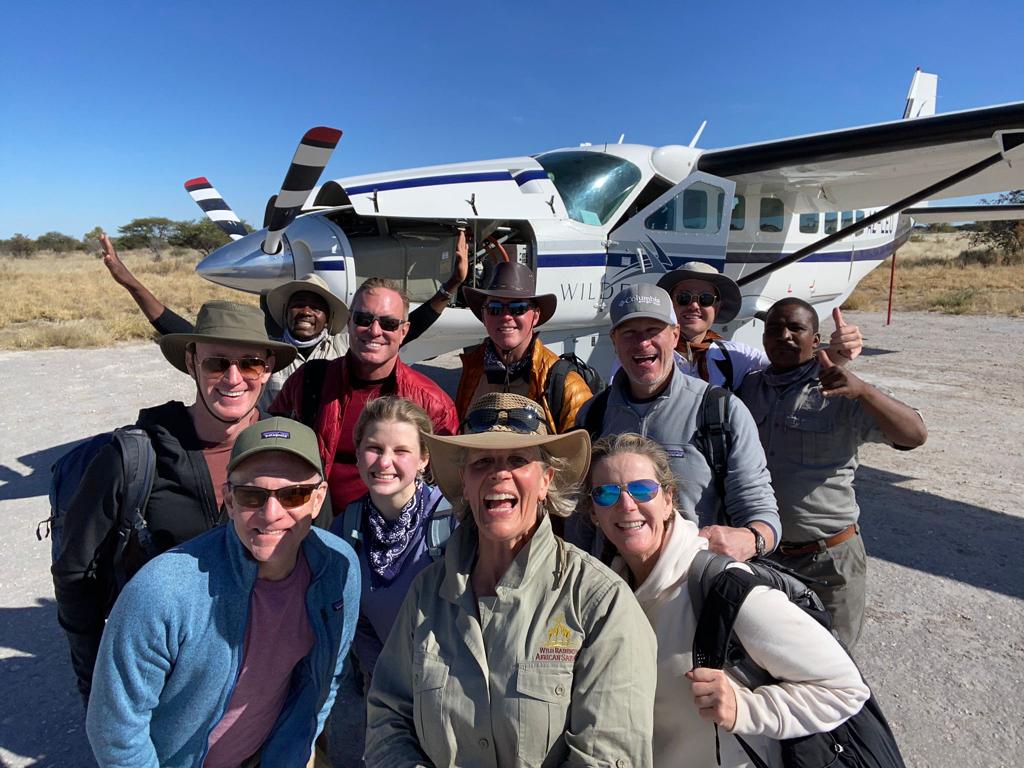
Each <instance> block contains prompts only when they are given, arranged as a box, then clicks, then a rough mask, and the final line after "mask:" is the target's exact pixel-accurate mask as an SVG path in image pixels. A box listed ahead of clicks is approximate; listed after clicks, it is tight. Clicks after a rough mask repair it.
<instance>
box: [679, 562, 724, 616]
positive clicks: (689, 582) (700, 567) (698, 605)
mask: <svg viewBox="0 0 1024 768" xmlns="http://www.w3.org/2000/svg"><path fill="white" fill-rule="evenodd" d="M732 562H734V560H733V559H732V558H731V557H729V556H728V555H719V554H716V553H714V552H711V551H709V550H707V549H701V550H698V552H697V554H696V555H694V556H693V561H692V562H691V563H690V570H689V571H688V572H687V574H686V589H687V591H688V592H689V593H690V604H691V605H692V606H693V615H694V616H695V617H696V618H697V620H698V621H699V620H700V612H701V609H702V608H703V607H704V598H706V597H707V596H708V593H709V592H710V591H711V587H712V585H713V584H714V583H715V579H716V578H718V574H720V573H721V572H722V571H724V570H725V569H726V568H728V567H729V563H732Z"/></svg>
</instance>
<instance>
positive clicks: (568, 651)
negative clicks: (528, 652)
mask: <svg viewBox="0 0 1024 768" xmlns="http://www.w3.org/2000/svg"><path fill="white" fill-rule="evenodd" d="M582 645H583V639H582V638H581V637H580V635H579V633H578V632H573V631H572V630H571V629H569V627H568V625H567V624H566V623H565V617H564V616H555V618H554V619H553V620H552V621H551V624H549V625H548V629H547V642H546V643H544V644H543V645H541V647H540V648H539V649H538V650H537V655H536V656H535V657H534V661H576V655H577V654H578V653H579V652H580V647H581V646H582Z"/></svg>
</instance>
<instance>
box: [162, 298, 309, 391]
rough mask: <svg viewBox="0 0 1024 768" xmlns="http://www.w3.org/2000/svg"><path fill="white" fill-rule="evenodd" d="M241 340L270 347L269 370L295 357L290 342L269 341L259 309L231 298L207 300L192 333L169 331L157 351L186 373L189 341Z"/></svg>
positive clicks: (242, 342) (281, 366)
mask: <svg viewBox="0 0 1024 768" xmlns="http://www.w3.org/2000/svg"><path fill="white" fill-rule="evenodd" d="M197 342H199V343H204V344H217V343H222V344H245V345H251V346H253V347H259V348H261V349H267V350H270V353H271V354H273V356H274V370H273V371H272V372H273V373H276V372H277V371H280V370H281V369H282V368H287V367H288V366H289V365H291V362H292V360H294V359H295V355H296V350H295V347H293V346H292V345H291V344H285V343H284V342H282V341H273V340H271V338H270V337H269V336H267V329H266V327H265V326H264V324H263V312H261V311H260V310H259V309H258V308H257V307H252V306H249V305H248V304H238V303H236V302H233V301H208V302H206V303H205V304H203V306H202V307H200V309H199V316H198V317H197V318H196V327H195V330H193V331H192V333H169V334H167V335H166V336H163V337H161V339H160V351H161V352H163V353H164V357H166V358H167V362H169V363H170V364H171V365H173V366H174V367H175V368H177V369H178V370H179V371H182V372H184V373H188V368H187V367H186V366H185V350H186V348H187V347H188V345H189V344H194V343H197Z"/></svg>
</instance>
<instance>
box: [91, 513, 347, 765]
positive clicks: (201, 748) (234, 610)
mask: <svg viewBox="0 0 1024 768" xmlns="http://www.w3.org/2000/svg"><path fill="white" fill-rule="evenodd" d="M302 550H303V552H304V553H305V555H306V561H307V563H308V564H309V569H310V576H311V579H310V585H309V590H308V591H307V593H306V608H307V611H308V614H309V621H310V626H311V627H312V629H313V634H314V637H315V641H314V644H313V649H312V650H311V651H310V653H309V655H308V656H306V658H304V659H303V660H302V661H301V662H299V664H298V665H297V666H296V668H295V670H294V672H293V675H292V684H291V689H290V691H289V692H288V696H287V698H286V700H285V703H284V706H283V707H282V710H281V714H280V715H279V716H278V718H277V722H276V723H275V724H274V727H273V729H272V730H271V732H270V735H269V736H268V737H267V740H266V741H265V742H264V745H263V749H262V752H261V755H262V763H263V765H267V766H296V767H297V768H302V767H303V766H305V765H306V762H307V761H308V760H309V756H310V753H311V751H312V748H313V740H314V739H315V738H316V736H317V734H318V733H319V732H320V731H321V729H322V728H323V725H324V721H325V720H326V718H327V713H328V712H330V709H331V705H332V703H333V701H334V695H335V692H336V690H337V687H338V680H339V678H340V676H341V674H342V671H343V670H344V668H345V658H346V656H347V654H348V650H349V645H350V644H351V642H352V636H353V633H354V632H355V626H356V620H357V617H358V612H359V610H358V609H359V564H358V562H357V560H356V557H355V553H354V552H353V551H352V548H351V547H350V546H349V545H348V544H346V543H345V542H343V541H342V540H341V539H339V538H338V537H336V536H334V535H333V534H330V533H326V532H324V531H320V530H317V529H316V528H313V529H311V530H310V531H309V534H308V535H307V536H306V538H305V540H304V541H303V543H302ZM255 581H256V561H255V560H253V559H252V557H251V556H250V555H249V553H248V551H247V550H246V549H245V547H244V546H243V545H242V543H241V542H240V541H239V539H238V536H237V534H236V533H235V529H234V527H233V526H232V525H223V526H220V527H218V528H215V529H214V530H212V531H210V532H208V533H205V534H203V535H202V536H199V537H197V538H195V539H192V540H191V541H189V542H187V543H186V544H183V545H182V546H180V547H176V548H175V549H172V550H170V551H169V552H167V553H165V554H163V555H161V556H159V557H157V558H155V559H154V560H152V561H151V562H149V563H148V564H147V565H146V566H145V567H144V568H143V569H142V570H141V571H139V573H138V574H137V575H136V576H135V578H133V579H132V580H131V581H130V582H129V583H128V586H127V587H126V588H125V590H124V591H123V592H122V593H121V595H120V597H118V600H117V603H116V604H115V606H114V610H113V611H112V612H111V614H110V618H109V620H108V622H107V626H106V628H105V630H104V632H103V640H102V642H101V644H100V651H99V658H98V659H97V662H96V670H95V673H94V676H93V689H92V696H91V698H90V700H89V711H88V715H87V717H86V731H87V733H88V735H89V743H90V744H91V745H92V749H93V753H94V754H95V756H96V760H97V762H98V763H99V764H100V766H101V767H102V768H106V767H107V766H123V767H124V768H148V767H149V766H152V768H158V767H159V766H163V767H164V768H176V767H177V766H182V768H184V766H190V767H192V766H201V765H202V764H203V761H204V760H205V759H206V750H207V741H208V739H209V736H210V732H211V731H212V730H213V728H214V726H215V725H216V724H217V723H218V722H219V721H220V719H221V717H223V715H224V712H225V710H226V709H227V705H228V701H229V700H230V698H231V693H232V691H233V690H234V687H235V683H236V680H237V678H238V673H239V671H240V670H241V665H242V656H243V652H244V646H245V630H246V624H247V623H248V619H249V602H250V601H249V597H250V595H251V593H252V589H253V585H254V584H255Z"/></svg>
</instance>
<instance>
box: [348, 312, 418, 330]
mask: <svg viewBox="0 0 1024 768" xmlns="http://www.w3.org/2000/svg"><path fill="white" fill-rule="evenodd" d="M374 320H376V321H377V322H378V323H379V324H380V329H381V330H382V331H397V330H398V329H399V328H400V327H401V325H402V323H404V322H405V321H404V320H400V319H398V318H397V317H389V316H388V315H385V316H383V317H381V316H379V315H375V314H373V313H372V312H353V313H352V322H353V323H355V324H356V325H358V326H359V327H360V328H369V327H370V326H371V325H373V321H374Z"/></svg>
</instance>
